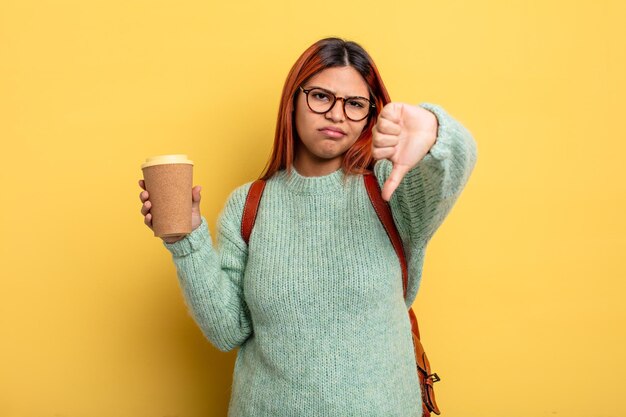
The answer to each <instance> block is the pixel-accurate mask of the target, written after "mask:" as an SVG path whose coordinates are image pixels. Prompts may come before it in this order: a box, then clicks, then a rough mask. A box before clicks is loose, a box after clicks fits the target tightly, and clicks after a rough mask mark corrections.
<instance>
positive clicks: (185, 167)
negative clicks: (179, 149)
mask: <svg viewBox="0 0 626 417" xmlns="http://www.w3.org/2000/svg"><path fill="white" fill-rule="evenodd" d="M141 169H142V171H143V180H140V181H139V186H140V187H141V188H143V189H144V191H142V192H141V193H140V194H139V199H140V200H141V201H142V203H143V206H142V208H141V213H142V214H143V215H144V223H146V225H147V226H148V227H149V228H150V229H152V231H153V232H154V236H156V237H160V238H161V239H163V241H165V242H166V243H174V242H177V241H179V240H181V239H182V238H184V237H185V236H186V235H188V234H189V233H191V232H192V231H193V230H195V229H196V228H197V227H198V226H199V225H200V223H201V221H202V220H201V216H200V189H201V187H200V186H196V187H192V184H193V182H192V181H193V161H191V160H189V159H188V158H187V155H182V154H172V155H159V156H153V157H150V158H148V159H146V161H145V162H144V163H143V164H142V165H141ZM190 190H191V192H189V191H190Z"/></svg>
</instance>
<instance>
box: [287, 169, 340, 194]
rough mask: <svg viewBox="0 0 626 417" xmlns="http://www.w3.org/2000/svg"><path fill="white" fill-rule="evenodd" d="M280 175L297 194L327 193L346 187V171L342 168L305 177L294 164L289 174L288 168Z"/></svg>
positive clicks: (288, 187) (289, 188)
mask: <svg viewBox="0 0 626 417" xmlns="http://www.w3.org/2000/svg"><path fill="white" fill-rule="evenodd" d="M279 175H280V177H281V179H282V180H283V181H284V182H285V185H286V187H287V189H288V190H290V191H292V192H294V193H296V194H306V195H312V194H326V193H331V192H333V191H342V190H343V187H344V172H343V169H342V168H339V169H338V170H336V171H335V172H331V173H330V174H326V175H322V176H318V177H305V176H303V175H301V174H300V173H299V172H298V171H297V170H296V169H295V167H294V166H292V167H291V174H288V173H287V171H286V170H281V171H280V172H279Z"/></svg>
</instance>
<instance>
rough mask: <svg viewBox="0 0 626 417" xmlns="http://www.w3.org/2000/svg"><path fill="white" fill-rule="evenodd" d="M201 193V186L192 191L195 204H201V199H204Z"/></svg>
mask: <svg viewBox="0 0 626 417" xmlns="http://www.w3.org/2000/svg"><path fill="white" fill-rule="evenodd" d="M200 191H202V186H200V185H196V186H195V187H193V188H192V189H191V199H192V201H193V202H194V203H199V202H200V198H201V197H202V196H201V195H200Z"/></svg>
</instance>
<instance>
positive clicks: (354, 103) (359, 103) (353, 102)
mask: <svg viewBox="0 0 626 417" xmlns="http://www.w3.org/2000/svg"><path fill="white" fill-rule="evenodd" d="M346 104H347V105H348V106H350V107H354V108H355V109H364V108H366V107H367V102H366V101H365V100H361V99H358V98H353V99H348V102H347V103H346Z"/></svg>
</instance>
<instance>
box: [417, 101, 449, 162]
mask: <svg viewBox="0 0 626 417" xmlns="http://www.w3.org/2000/svg"><path fill="white" fill-rule="evenodd" d="M420 107H422V108H424V109H426V110H429V111H430V112H432V113H434V114H435V116H436V117H437V123H438V124H439V129H438V130H437V139H436V140H435V143H434V145H433V146H432V147H431V148H430V150H429V151H428V153H427V154H426V155H425V156H424V158H423V160H426V161H427V160H428V159H432V158H434V159H437V160H440V161H443V160H444V159H447V158H449V157H450V152H451V148H450V145H451V144H452V141H453V140H454V138H453V136H454V126H453V123H452V120H451V119H450V116H449V115H448V114H447V113H446V111H445V110H444V109H443V108H441V107H440V106H438V105H436V104H432V103H420Z"/></svg>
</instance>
